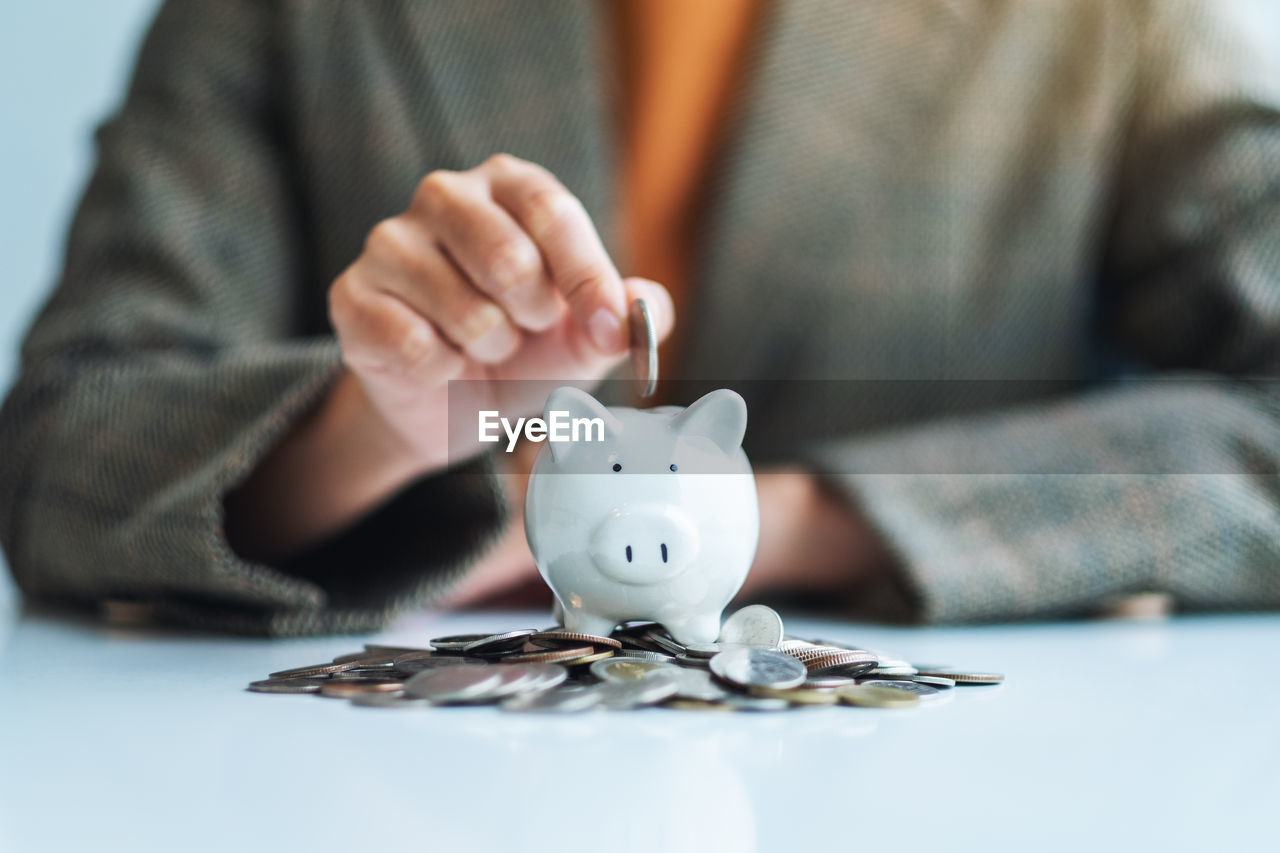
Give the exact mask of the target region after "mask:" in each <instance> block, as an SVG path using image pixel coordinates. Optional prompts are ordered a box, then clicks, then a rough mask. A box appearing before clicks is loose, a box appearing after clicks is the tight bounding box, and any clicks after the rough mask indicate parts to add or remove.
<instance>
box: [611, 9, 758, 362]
mask: <svg viewBox="0 0 1280 853" xmlns="http://www.w3.org/2000/svg"><path fill="white" fill-rule="evenodd" d="M611 2H612V5H613V8H614V15H615V23H616V30H617V34H618V47H619V51H618V52H619V57H620V60H621V63H622V97H623V104H624V106H623V116H622V119H623V122H622V128H623V157H622V175H621V194H620V210H619V211H618V216H619V225H620V226H621V227H620V231H619V234H620V236H621V238H622V241H623V253H624V259H623V270H622V272H623V274H624V275H640V276H644V277H645V278H651V279H653V280H654V281H657V282H660V283H662V284H663V285H665V286H666V287H667V289H668V290H670V291H671V295H672V298H673V299H674V300H675V304H676V318H677V321H676V334H673V335H672V336H671V338H670V339H668V341H667V342H666V343H665V344H663V346H662V349H661V351H660V357H661V360H662V364H664V365H670V364H672V363H673V361H672V360H673V359H674V358H676V357H677V356H678V353H677V352H676V347H675V346H674V344H675V340H676V338H677V336H678V335H679V333H680V331H681V330H682V329H684V330H686V331H687V323H688V319H689V318H688V317H687V316H685V313H684V312H683V311H682V308H684V307H686V306H687V305H688V298H687V297H688V294H687V284H688V282H687V267H688V261H689V253H690V250H691V249H692V246H690V245H689V243H688V241H687V237H688V236H689V234H690V231H691V226H692V224H693V216H694V215H695V214H696V212H697V210H696V206H697V202H698V200H699V190H700V189H701V188H702V179H703V178H704V176H705V174H706V172H707V170H708V167H709V166H710V165H711V162H712V158H713V157H714V156H715V153H716V152H715V148H716V146H717V144H718V143H719V142H720V139H719V133H718V132H719V130H720V127H721V125H722V123H723V121H722V120H723V119H724V115H725V108H726V106H727V101H728V100H729V95H730V93H731V92H732V91H733V88H734V85H735V83H736V82H737V78H738V71H739V67H740V66H741V64H742V57H743V54H744V52H745V48H746V46H747V39H748V37H749V35H750V33H751V29H752V24H753V21H754V18H755V12H756V7H757V5H758V4H757V0H611ZM663 372H664V373H665V374H666V375H668V376H670V375H671V372H670V371H669V370H667V371H663Z"/></svg>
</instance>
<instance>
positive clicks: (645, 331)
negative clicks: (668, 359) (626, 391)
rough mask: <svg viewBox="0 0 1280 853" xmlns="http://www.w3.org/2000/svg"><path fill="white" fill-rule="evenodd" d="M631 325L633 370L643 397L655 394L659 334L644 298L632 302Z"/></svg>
mask: <svg viewBox="0 0 1280 853" xmlns="http://www.w3.org/2000/svg"><path fill="white" fill-rule="evenodd" d="M627 319H628V321H629V324H630V326H631V372H632V373H634V374H635V381H636V390H638V391H639V392H640V396H641V397H649V396H652V395H653V391H654V389H655V388H657V387H658V335H657V332H655V331H654V328H653V318H652V317H651V316H650V315H649V306H648V305H646V304H645V301H644V300H643V299H635V300H632V302H631V308H630V310H629V311H628V312H627Z"/></svg>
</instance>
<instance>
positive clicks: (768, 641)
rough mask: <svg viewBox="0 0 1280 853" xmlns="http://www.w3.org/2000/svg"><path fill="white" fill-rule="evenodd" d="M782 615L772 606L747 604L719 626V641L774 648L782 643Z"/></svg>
mask: <svg viewBox="0 0 1280 853" xmlns="http://www.w3.org/2000/svg"><path fill="white" fill-rule="evenodd" d="M784 633H785V632H784V631H783V630H782V617H781V616H779V615H778V612H777V611H776V610H774V609H773V608H772V607H766V606H765V605H763V604H749V605H747V606H746V607H744V608H742V609H741V610H739V611H737V612H736V613H734V614H733V615H732V616H730V617H729V618H728V619H726V620H724V624H723V625H721V626H720V642H721V643H731V644H736V645H740V646H756V647H759V648H764V649H776V648H778V646H779V645H781V643H782V637H783V634H784Z"/></svg>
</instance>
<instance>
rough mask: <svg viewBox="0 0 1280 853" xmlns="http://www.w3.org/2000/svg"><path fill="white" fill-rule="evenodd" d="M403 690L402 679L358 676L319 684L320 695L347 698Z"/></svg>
mask: <svg viewBox="0 0 1280 853" xmlns="http://www.w3.org/2000/svg"><path fill="white" fill-rule="evenodd" d="M403 690H404V682H403V681H388V680H386V679H374V678H370V679H367V680H361V679H358V678H349V679H347V680H345V681H333V680H330V681H328V682H326V683H325V684H322V685H320V695H321V696H334V697H338V698H341V699H349V698H351V697H352V696H356V695H359V694H361V693H400V692H402V691H403Z"/></svg>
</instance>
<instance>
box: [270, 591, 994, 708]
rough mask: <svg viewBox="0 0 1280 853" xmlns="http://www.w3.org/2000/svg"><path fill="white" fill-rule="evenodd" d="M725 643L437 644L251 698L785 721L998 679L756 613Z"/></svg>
mask: <svg viewBox="0 0 1280 853" xmlns="http://www.w3.org/2000/svg"><path fill="white" fill-rule="evenodd" d="M721 638H722V639H721V642H718V643H704V644H684V643H680V642H679V641H677V640H676V639H675V638H673V637H672V636H671V635H670V634H668V633H667V632H666V630H664V629H663V628H662V626H660V625H658V624H656V623H653V622H632V623H628V624H626V625H623V626H621V627H619V628H618V629H617V630H615V631H614V632H613V633H612V634H611V635H610V636H608V637H597V636H593V635H590V634H581V633H576V632H573V631H568V630H565V629H564V628H562V627H558V626H557V627H553V628H547V629H544V630H536V629H533V628H519V629H516V630H512V631H503V632H501V633H497V634H465V635H459V636H452V637H438V638H436V639H434V640H432V641H431V643H430V648H425V649H420V648H406V647H399V646H380V645H366V646H365V647H364V650H363V651H358V652H352V653H350V654H345V655H339V656H338V657H336V658H334V659H333V661H332V662H330V663H321V664H315V665H312V666H302V667H297V668H294V669H287V670H284V671H282V672H273V673H271V675H270V676H269V677H268V678H266V679H265V680H262V681H255V682H253V683H252V684H250V685H249V690H251V691H254V692H258V693H315V694H318V695H320V696H328V697H335V698H344V699H349V700H350V701H351V702H352V704H355V705H359V706H362V707H375V708H422V707H440V706H460V705H467V706H471V705H496V706H498V707H499V708H501V709H502V710H504V711H516V712H535V711H541V712H570V711H586V710H589V709H593V708H600V709H609V710H619V709H631V708H645V707H661V708H669V709H676V710H686V711H690V710H696V711H782V710H787V709H790V708H801V707H814V706H822V705H845V706H856V707H876V708H909V707H913V706H917V705H920V704H922V703H927V702H929V701H930V700H932V699H936V698H938V697H940V696H941V695H942V694H943V692H944V691H947V690H951V689H952V688H955V687H959V686H972V685H991V684H999V683H1001V682H1002V681H1003V680H1004V676H1002V675H997V674H994V673H981V672H969V671H964V670H957V669H954V668H951V667H944V666H939V665H928V666H925V665H912V664H910V663H908V662H907V661H905V660H902V659H901V658H897V657H894V656H892V655H889V654H886V653H884V652H878V651H873V650H870V649H862V648H857V647H855V646H851V645H849V644H847V643H841V642H836V641H832V640H803V639H800V638H797V637H790V636H786V635H785V634H783V632H782V620H781V618H779V617H778V615H777V614H776V613H774V612H773V611H772V610H770V609H769V608H767V607H762V606H760V605H752V606H751V607H748V608H743V610H740V611H738V612H737V613H735V614H733V615H732V616H730V617H729V619H727V620H726V621H725V624H724V629H723V630H722V633H721Z"/></svg>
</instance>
